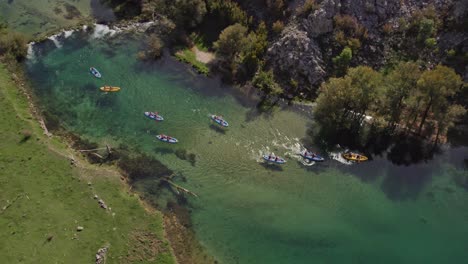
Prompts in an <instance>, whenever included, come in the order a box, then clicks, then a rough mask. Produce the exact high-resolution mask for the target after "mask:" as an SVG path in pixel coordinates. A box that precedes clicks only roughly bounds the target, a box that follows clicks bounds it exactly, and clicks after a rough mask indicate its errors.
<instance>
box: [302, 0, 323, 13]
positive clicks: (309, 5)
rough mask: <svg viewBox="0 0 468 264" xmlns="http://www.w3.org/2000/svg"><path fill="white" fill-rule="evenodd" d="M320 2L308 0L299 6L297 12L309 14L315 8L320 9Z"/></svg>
mask: <svg viewBox="0 0 468 264" xmlns="http://www.w3.org/2000/svg"><path fill="white" fill-rule="evenodd" d="M319 6H320V5H319V4H317V3H316V1H315V0H306V1H305V2H304V4H303V5H302V6H301V7H299V8H298V10H297V12H298V13H299V14H300V15H308V14H310V13H312V12H314V11H315V10H317V9H319Z"/></svg>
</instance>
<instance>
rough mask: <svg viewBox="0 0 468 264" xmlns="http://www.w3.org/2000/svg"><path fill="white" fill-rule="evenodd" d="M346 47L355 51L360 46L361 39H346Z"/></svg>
mask: <svg viewBox="0 0 468 264" xmlns="http://www.w3.org/2000/svg"><path fill="white" fill-rule="evenodd" d="M348 47H350V48H351V50H352V51H353V52H354V53H356V51H358V50H359V48H361V41H359V39H357V38H350V39H349V40H348Z"/></svg>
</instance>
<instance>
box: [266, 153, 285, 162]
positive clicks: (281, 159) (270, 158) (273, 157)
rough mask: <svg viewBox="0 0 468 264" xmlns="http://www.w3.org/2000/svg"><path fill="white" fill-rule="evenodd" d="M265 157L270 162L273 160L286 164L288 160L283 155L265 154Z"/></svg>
mask: <svg viewBox="0 0 468 264" xmlns="http://www.w3.org/2000/svg"><path fill="white" fill-rule="evenodd" d="M263 159H264V160H266V161H268V162H273V163H276V164H284V163H286V160H285V159H283V158H281V157H276V156H271V155H263Z"/></svg>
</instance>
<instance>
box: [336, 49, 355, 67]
mask: <svg viewBox="0 0 468 264" xmlns="http://www.w3.org/2000/svg"><path fill="white" fill-rule="evenodd" d="M352 58H353V51H352V50H351V48H349V47H345V48H344V49H343V50H342V51H341V53H340V55H338V56H336V57H335V58H333V59H332V61H333V64H334V65H335V67H336V69H337V73H338V74H344V73H345V72H346V69H348V66H349V63H350V62H351V59H352Z"/></svg>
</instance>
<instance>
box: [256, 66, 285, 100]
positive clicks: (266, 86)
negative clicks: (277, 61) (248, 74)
mask: <svg viewBox="0 0 468 264" xmlns="http://www.w3.org/2000/svg"><path fill="white" fill-rule="evenodd" d="M252 84H253V85H254V86H255V87H256V88H258V89H260V90H261V91H263V92H265V93H266V94H271V95H278V94H281V93H282V92H283V89H281V87H280V86H279V84H278V83H276V81H275V76H274V74H273V71H272V70H269V71H264V70H259V71H258V72H257V73H256V74H255V76H254V78H253V80H252Z"/></svg>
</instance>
